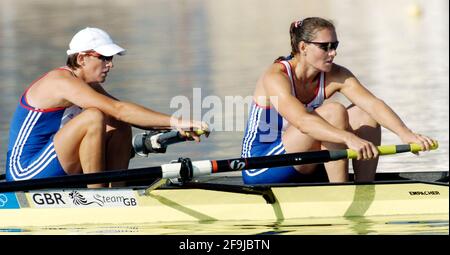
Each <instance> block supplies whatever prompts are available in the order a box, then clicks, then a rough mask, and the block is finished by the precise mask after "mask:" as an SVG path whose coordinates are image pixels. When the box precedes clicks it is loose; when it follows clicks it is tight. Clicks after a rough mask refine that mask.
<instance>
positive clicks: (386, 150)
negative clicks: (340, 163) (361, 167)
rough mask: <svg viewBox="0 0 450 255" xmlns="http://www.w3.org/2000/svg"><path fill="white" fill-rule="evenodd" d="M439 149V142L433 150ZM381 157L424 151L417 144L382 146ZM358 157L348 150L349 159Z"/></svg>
mask: <svg viewBox="0 0 450 255" xmlns="http://www.w3.org/2000/svg"><path fill="white" fill-rule="evenodd" d="M438 147H439V144H438V142H436V143H435V144H433V146H431V149H432V150H436V149H437V148H438ZM377 149H378V151H379V152H380V155H390V154H396V153H401V152H408V151H410V152H419V151H422V150H423V149H422V146H420V145H419V144H416V143H412V144H401V145H381V146H378V147H377ZM357 157H358V153H357V152H356V151H354V150H350V149H347V158H349V159H356V158H357Z"/></svg>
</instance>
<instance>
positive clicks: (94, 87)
mask: <svg viewBox="0 0 450 255" xmlns="http://www.w3.org/2000/svg"><path fill="white" fill-rule="evenodd" d="M91 87H92V88H93V89H94V90H95V91H97V92H98V93H100V94H102V95H105V96H107V97H110V98H112V99H114V100H117V101H120V100H119V99H118V98H116V97H114V96H112V95H111V94H109V93H108V92H107V91H106V90H105V89H104V88H103V86H102V85H101V84H96V85H93V86H91ZM132 126H133V127H135V128H139V129H149V128H148V127H142V126H139V125H136V124H132ZM151 129H152V130H153V129H154V130H165V129H171V127H170V126H158V127H156V126H155V127H152V128H151Z"/></svg>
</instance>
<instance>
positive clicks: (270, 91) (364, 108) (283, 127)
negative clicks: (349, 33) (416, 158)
mask: <svg viewBox="0 0 450 255" xmlns="http://www.w3.org/2000/svg"><path fill="white" fill-rule="evenodd" d="M289 32H290V36H291V48H292V52H291V54H290V56H288V57H280V58H278V59H277V60H276V61H275V63H274V64H272V65H271V66H270V67H269V68H268V69H267V70H266V71H265V72H264V73H263V75H262V76H261V77H260V78H259V80H258V81H257V83H256V88H255V91H254V95H253V99H254V101H253V104H252V106H251V109H250V114H249V120H248V122H247V128H246V131H245V134H244V138H243V141H242V154H241V156H242V157H255V156H266V155H277V154H283V153H292V152H302V151H314V150H322V149H326V150H335V149H343V148H350V149H353V150H355V151H357V152H358V155H359V156H358V159H357V160H354V161H353V169H354V172H355V181H357V182H365V181H373V180H374V177H375V172H376V168H377V164H378V151H377V148H376V145H379V144H380V141H381V129H380V125H381V126H383V127H385V128H387V129H388V130H390V131H392V132H394V133H395V134H396V135H397V136H398V137H399V138H400V140H401V141H402V142H403V143H418V144H421V145H422V146H423V148H425V150H429V149H430V146H432V144H433V142H434V141H433V140H432V139H431V138H429V137H427V136H424V135H421V134H417V133H414V132H413V131H411V130H410V129H409V128H408V127H407V126H406V124H405V123H404V122H403V121H402V120H401V119H400V118H399V116H398V115H397V114H396V113H395V112H394V111H393V110H392V109H391V108H390V107H389V106H388V105H386V104H385V103H384V102H383V101H382V100H380V99H379V98H377V97H376V96H375V95H373V94H372V93H371V92H370V91H369V90H368V89H367V88H365V87H364V86H363V85H362V84H361V83H360V82H359V81H358V79H357V78H356V77H355V75H353V73H352V72H351V71H350V70H348V69H347V68H345V67H343V66H340V65H338V64H335V63H334V62H333V61H334V58H335V57H336V55H337V47H338V45H339V41H338V38H337V34H336V29H335V27H334V25H333V23H332V22H330V21H328V20H326V19H323V18H318V17H310V18H306V19H304V20H300V21H295V22H293V23H292V24H291V26H290V31H289ZM338 92H339V93H341V94H342V95H344V96H345V97H346V98H347V99H348V100H350V102H351V103H352V104H351V105H350V106H348V107H344V106H343V105H342V104H340V103H337V102H328V100H327V99H329V98H330V97H331V96H332V95H333V94H335V93H338ZM316 168H317V164H310V165H299V166H289V167H277V168H262V169H253V170H248V171H244V172H243V180H244V182H245V183H247V184H262V183H286V182H297V181H301V180H302V178H304V177H305V175H309V174H312V173H313V172H314V171H315V170H316ZM325 170H326V172H327V175H328V179H329V181H330V182H345V181H348V178H349V177H348V160H339V161H332V162H328V163H325Z"/></svg>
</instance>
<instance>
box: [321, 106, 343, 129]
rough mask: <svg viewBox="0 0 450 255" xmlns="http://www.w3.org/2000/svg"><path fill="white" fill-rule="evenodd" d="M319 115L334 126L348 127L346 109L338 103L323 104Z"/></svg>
mask: <svg viewBox="0 0 450 255" xmlns="http://www.w3.org/2000/svg"><path fill="white" fill-rule="evenodd" d="M321 116H322V118H324V119H325V120H326V121H327V122H328V123H330V124H331V125H333V126H334V127H336V128H339V129H347V128H348V125H349V123H348V113H347V109H346V108H345V106H343V105H342V104H340V103H337V102H331V103H327V104H325V105H323V109H322V112H321Z"/></svg>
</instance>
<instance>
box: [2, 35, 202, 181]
mask: <svg viewBox="0 0 450 255" xmlns="http://www.w3.org/2000/svg"><path fill="white" fill-rule="evenodd" d="M124 53H125V49H123V48H122V47H120V46H119V45H117V44H116V43H114V42H113V40H112V39H111V37H110V36H109V35H108V34H107V33H106V32H105V31H103V30H101V29H99V28H90V27H87V28H85V29H83V30H81V31H79V32H78V33H76V34H75V35H74V37H73V38H72V40H71V42H70V44H69V49H68V50H67V55H68V58H67V66H64V67H61V68H57V69H54V70H51V71H49V72H48V73H46V74H44V75H43V76H42V77H40V78H39V79H37V80H36V81H34V82H33V83H32V84H31V85H30V86H29V87H28V89H27V90H26V91H25V92H24V93H23V95H22V96H21V98H20V102H19V104H18V105H17V108H16V112H15V114H14V116H13V119H12V121H11V126H10V137H9V138H10V141H9V146H8V153H7V165H6V166H7V167H6V179H7V180H8V181H15V180H26V179H33V178H44V177H52V176H61V175H67V174H68V175H71V174H80V173H94V172H100V171H105V170H114V169H126V168H128V163H129V159H130V152H131V126H132V125H133V126H136V127H140V128H143V129H151V128H175V129H178V130H181V131H182V134H186V132H189V133H190V135H191V136H192V137H193V138H194V139H195V140H197V141H200V139H199V136H198V135H196V133H195V132H190V131H183V130H197V129H200V130H206V129H208V126H207V124H206V123H203V122H199V121H191V120H182V119H178V118H174V117H171V116H169V115H166V114H163V113H159V112H156V111H153V110H151V109H148V108H145V107H143V106H140V105H137V104H134V103H130V102H123V101H119V100H117V99H116V98H114V97H112V96H111V95H109V94H108V93H107V92H106V91H105V90H104V89H103V87H102V86H101V84H102V83H103V82H104V81H105V79H106V77H107V75H108V73H109V71H110V70H111V68H113V57H114V56H115V55H123V54H124ZM106 185H107V184H93V185H90V187H101V186H106Z"/></svg>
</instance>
